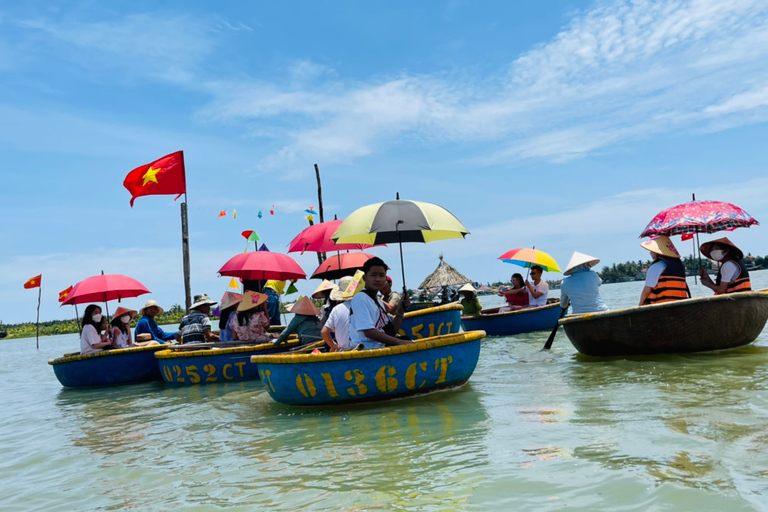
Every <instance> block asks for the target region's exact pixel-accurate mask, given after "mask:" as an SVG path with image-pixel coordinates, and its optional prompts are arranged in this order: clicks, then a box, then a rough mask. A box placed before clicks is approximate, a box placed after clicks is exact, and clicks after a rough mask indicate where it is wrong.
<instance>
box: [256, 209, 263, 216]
mask: <svg viewBox="0 0 768 512" xmlns="http://www.w3.org/2000/svg"><path fill="white" fill-rule="evenodd" d="M257 217H258V218H261V217H262V215H261V210H259V214H258V215H257Z"/></svg>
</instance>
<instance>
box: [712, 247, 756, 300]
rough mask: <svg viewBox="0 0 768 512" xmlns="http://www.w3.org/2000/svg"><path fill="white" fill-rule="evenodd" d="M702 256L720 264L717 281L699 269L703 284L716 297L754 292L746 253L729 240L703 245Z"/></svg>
mask: <svg viewBox="0 0 768 512" xmlns="http://www.w3.org/2000/svg"><path fill="white" fill-rule="evenodd" d="M699 249H701V254H703V255H704V256H706V257H707V258H709V259H711V260H714V261H716V262H717V263H718V264H719V267H718V269H717V276H716V277H715V280H714V281H712V278H711V277H709V274H707V271H706V270H704V269H703V268H699V276H701V284H703V285H704V286H706V287H707V288H709V289H710V290H712V291H714V292H715V295H721V294H723V293H734V292H748V291H751V290H752V284H751V283H750V281H749V272H748V271H747V267H746V265H745V264H744V253H743V252H742V251H741V249H739V248H738V247H736V246H735V245H734V244H733V242H731V241H730V240H728V238H726V237H723V238H718V239H717V240H712V241H710V242H704V243H703V244H701V247H700V248H699Z"/></svg>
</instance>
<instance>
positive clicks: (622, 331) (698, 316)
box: [560, 290, 768, 356]
mask: <svg viewBox="0 0 768 512" xmlns="http://www.w3.org/2000/svg"><path fill="white" fill-rule="evenodd" d="M766 320H768V290H761V291H757V292H739V293H729V294H725V295H715V296H711V297H698V298H695V299H685V300H678V301H674V302H663V303H661V304H653V305H649V306H640V307H634V308H627V309H619V310H616V311H606V312H603V313H588V314H585V315H577V316H569V317H566V318H564V319H562V320H561V321H560V323H561V324H562V326H563V329H564V330H565V333H566V335H567V336H568V339H570V340H571V343H572V344H573V346H574V347H576V350H578V351H579V352H581V353H582V354H587V355H590V356H626V355H644V354H663V353H686V352H706V351H711V350H724V349H730V348H736V347H742V346H744V345H748V344H749V343H752V342H753V341H754V340H755V339H756V338H757V336H758V335H759V334H760V332H761V331H762V330H763V327H764V326H765V322H766Z"/></svg>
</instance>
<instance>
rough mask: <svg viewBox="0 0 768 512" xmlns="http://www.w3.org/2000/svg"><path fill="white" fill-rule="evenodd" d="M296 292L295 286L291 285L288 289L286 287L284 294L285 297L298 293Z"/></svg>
mask: <svg viewBox="0 0 768 512" xmlns="http://www.w3.org/2000/svg"><path fill="white" fill-rule="evenodd" d="M298 291H299V289H298V288H296V285H294V284H293V283H291V286H289V287H288V290H287V291H286V292H285V294H286V295H290V294H292V293H296V292H298Z"/></svg>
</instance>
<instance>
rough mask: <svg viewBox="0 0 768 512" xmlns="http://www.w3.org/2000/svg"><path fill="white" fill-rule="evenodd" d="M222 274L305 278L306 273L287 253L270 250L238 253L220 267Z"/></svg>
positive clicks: (248, 276) (257, 278)
mask: <svg viewBox="0 0 768 512" xmlns="http://www.w3.org/2000/svg"><path fill="white" fill-rule="evenodd" d="M219 274H220V275H222V276H231V277H239V278H241V279H250V280H265V279H279V280H286V279H304V278H305V277H306V274H305V273H304V271H303V270H302V269H301V267H300V266H299V264H298V263H296V262H295V261H294V260H293V258H291V257H290V256H288V255H287V254H280V253H276V252H269V251H263V250H260V251H254V252H245V253H241V254H238V255H236V256H234V257H232V258H230V259H229V261H227V262H226V263H225V264H224V266H222V267H221V268H220V269H219Z"/></svg>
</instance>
